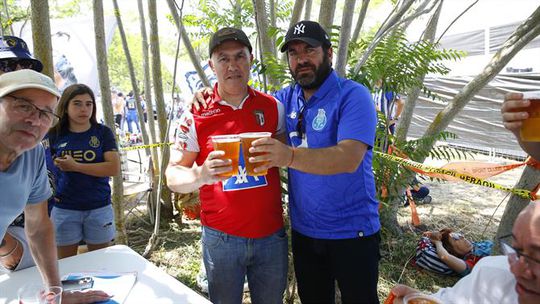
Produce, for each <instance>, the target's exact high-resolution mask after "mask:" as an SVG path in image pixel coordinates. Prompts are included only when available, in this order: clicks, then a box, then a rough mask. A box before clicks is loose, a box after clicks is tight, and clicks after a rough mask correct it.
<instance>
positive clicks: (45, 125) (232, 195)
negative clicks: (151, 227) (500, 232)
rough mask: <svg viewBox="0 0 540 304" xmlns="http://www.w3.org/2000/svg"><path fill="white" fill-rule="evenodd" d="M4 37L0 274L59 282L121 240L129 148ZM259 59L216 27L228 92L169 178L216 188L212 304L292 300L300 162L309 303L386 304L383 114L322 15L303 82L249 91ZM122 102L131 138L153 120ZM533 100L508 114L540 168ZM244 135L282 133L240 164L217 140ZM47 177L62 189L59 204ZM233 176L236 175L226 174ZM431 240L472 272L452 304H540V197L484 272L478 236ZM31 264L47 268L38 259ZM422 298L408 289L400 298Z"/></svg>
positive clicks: (212, 195)
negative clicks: (124, 160) (115, 188)
mask: <svg viewBox="0 0 540 304" xmlns="http://www.w3.org/2000/svg"><path fill="white" fill-rule="evenodd" d="M8 39H12V40H11V41H10V42H9V43H7V42H6V41H8ZM2 43H3V46H2V48H1V52H2V54H1V56H2V57H0V70H1V71H2V72H1V73H2V75H0V189H1V190H2V191H1V192H2V194H3V197H2V199H1V200H0V208H1V210H2V212H0V235H1V236H2V242H1V244H0V265H1V267H0V269H1V270H2V271H15V270H18V269H20V268H21V267H22V266H25V267H28V266H30V265H32V264H35V265H37V267H38V269H39V270H40V272H41V274H42V277H43V280H44V282H45V284H48V285H59V284H60V278H59V274H58V266H57V265H58V263H57V259H58V258H62V257H67V256H71V255H75V254H77V247H78V245H79V243H80V242H85V243H86V244H87V245H88V248H89V250H96V249H99V248H103V247H106V246H108V245H110V244H111V243H112V241H113V240H114V235H115V228H114V227H115V225H114V216H113V214H112V208H111V189H110V186H109V183H108V179H109V177H110V176H113V175H116V174H118V172H119V170H120V165H119V156H118V147H117V143H116V140H115V136H114V135H113V133H112V131H111V129H110V128H109V127H107V126H105V125H102V124H100V123H98V122H97V120H96V118H95V116H96V101H95V96H94V93H93V92H92V90H91V89H90V88H88V87H87V86H86V85H84V84H74V85H71V86H68V87H66V88H65V90H64V91H63V93H62V94H60V92H59V91H58V89H57V87H56V86H55V84H54V83H53V81H52V80H51V79H50V78H49V77H47V76H45V75H43V74H41V73H39V71H41V69H42V64H41V62H39V61H38V60H36V59H35V58H33V57H32V56H31V54H30V53H29V51H28V48H27V47H26V44H25V43H24V41H22V40H20V39H19V38H16V37H8V36H4V37H2ZM252 52H253V47H252V45H251V43H250V41H249V39H248V37H247V35H246V34H245V33H244V32H243V31H242V30H241V29H237V28H229V27H226V28H222V29H220V30H218V31H216V32H215V33H214V34H213V36H212V37H211V39H210V43H209V58H210V59H209V66H210V67H211V69H212V70H213V72H214V73H215V75H216V77H217V83H216V84H215V86H214V87H213V89H210V90H204V91H202V92H199V93H198V94H197V95H196V96H197V97H198V101H196V102H198V103H199V102H200V103H201V106H197V107H195V106H194V107H192V108H191V109H190V110H188V111H184V112H183V113H182V116H181V117H180V120H179V126H178V130H177V131H176V132H175V134H176V135H175V142H174V144H173V146H172V147H171V159H170V163H169V166H168V167H167V170H166V173H165V174H166V177H167V184H168V186H169V187H170V188H171V190H173V191H175V192H181V193H189V192H193V191H195V190H200V200H201V223H202V226H203V228H202V247H203V248H202V249H203V262H204V267H205V269H206V273H207V276H208V285H209V286H208V287H209V296H210V300H211V301H212V302H214V303H241V302H242V293H243V286H244V280H245V278H246V277H247V282H248V285H249V290H250V295H251V301H252V303H282V302H283V295H284V290H285V287H286V284H287V274H288V265H289V263H288V252H289V250H288V246H289V236H288V235H287V232H286V229H285V227H284V219H283V207H282V197H281V181H280V178H279V168H287V172H288V184H287V188H288V193H289V202H288V203H289V206H288V208H289V214H290V223H291V235H290V238H291V243H290V244H291V247H292V248H291V249H292V258H293V266H294V273H295V276H296V280H297V286H298V294H299V297H300V300H301V301H302V302H303V303H334V299H335V297H336V286H337V287H338V288H339V291H340V296H341V301H342V302H343V303H379V298H378V294H377V285H378V279H379V269H378V268H379V260H380V258H381V254H380V250H379V245H380V242H381V235H380V230H381V224H380V220H379V210H378V208H379V202H378V201H377V199H376V190H375V180H374V176H373V170H372V159H373V146H374V142H375V133H376V128H377V110H376V105H375V103H374V101H373V97H372V95H371V93H370V91H369V90H368V89H367V88H366V87H364V86H363V85H360V84H358V83H356V82H354V81H352V80H349V79H345V78H342V77H340V76H338V75H337V73H336V72H335V71H334V70H333V68H332V60H333V56H334V54H333V50H332V43H331V40H330V38H329V36H328V34H327V32H326V31H325V30H324V29H323V28H322V26H321V25H320V24H318V23H317V22H313V21H300V22H298V23H296V24H294V25H293V26H291V27H290V28H289V30H288V31H287V34H286V36H285V40H284V43H283V46H282V47H281V52H284V53H285V56H286V58H287V62H288V66H289V71H290V73H291V75H292V77H293V80H294V82H293V83H292V84H291V85H290V86H287V87H285V88H283V89H281V90H279V91H277V92H274V93H273V94H272V95H269V94H265V93H263V92H260V91H257V90H255V89H253V88H252V87H250V85H249V78H250V68H251V66H252V64H253V53H252ZM113 95H115V96H116V98H115V99H114V100H113V109H114V115H115V121H116V123H117V124H119V125H120V126H122V125H123V120H125V121H126V122H127V123H128V130H129V132H131V131H134V129H132V123H134V122H137V121H138V120H137V118H136V112H134V111H135V106H134V105H135V103H134V100H133V96H132V94H128V96H127V97H128V99H127V100H126V99H124V96H123V94H121V93H119V92H117V93H113ZM130 95H131V96H130ZM129 98H131V99H132V101H133V103H132V105H131V106H129V103H130V102H131V101H130V99H129ZM393 99H395V98H393ZM529 102H530V101H527V100H523V99H522V95H521V94H519V93H511V94H508V95H507V96H506V99H505V102H504V103H503V106H502V109H501V112H502V118H503V122H504V125H505V127H506V128H507V129H509V130H510V131H512V132H513V133H514V134H515V135H516V137H517V138H518V141H519V143H520V145H521V146H522V148H523V149H524V150H525V151H526V152H527V153H529V154H530V155H531V156H532V157H534V158H536V159H540V142H523V141H521V140H520V139H519V138H520V137H519V130H520V128H521V124H522V123H523V120H524V119H526V118H527V117H528V115H529V114H528V113H527V111H526V107H527V106H528V105H529ZM130 111H133V112H131V113H130ZM133 115H135V116H133ZM396 115H397V114H396V113H394V114H392V116H396ZM393 118H396V117H393ZM138 128H139V126H138V125H137V129H138ZM244 132H268V133H270V134H271V137H265V138H261V139H258V140H255V141H254V142H252V144H251V146H245V147H242V149H246V150H248V151H249V152H250V153H253V156H250V157H240V158H239V160H238V165H236V164H235V165H233V161H232V159H229V158H226V157H224V156H225V155H226V152H225V151H222V150H219V149H215V148H214V145H213V143H212V140H213V137H215V136H218V135H226V134H239V133H244ZM44 138H45V140H44V141H43V143H44V144H43V145H40V143H41V142H42V140H43V139H44ZM44 147H45V148H46V149H44ZM329 155H331V157H329ZM248 163H253V164H256V168H255V173H261V172H266V171H267V173H266V174H262V173H261V174H255V175H248V174H247V171H246V165H247V164H248ZM47 169H49V171H50V174H49V175H50V176H52V177H54V178H52V179H51V180H52V181H53V182H52V184H53V186H54V188H56V191H55V193H54V195H53V199H52V200H49V201H50V202H48V199H49V198H50V197H51V195H52V193H51V190H50V186H49V180H48V175H47ZM231 170H232V171H234V172H235V173H234V174H233V175H232V176H225V175H224V173H226V172H229V171H231ZM49 204H50V205H52V211H51V215H50V217H51V218H49V212H48V211H49V207H48V206H49ZM23 210H24V226H25V228H24V230H25V233H22V232H21V230H20V229H18V230H19V232H18V233H17V232H13V230H14V229H12V228H11V227H10V224H11V223H12V222H13V221H14V220H15V219H16V218H17V217H18V216H19V215H20V214H21V212H22V211H23ZM15 230H17V229H15ZM426 237H428V238H429V239H430V240H431V241H432V242H433V243H434V244H435V246H436V247H437V250H439V251H440V253H441V256H442V257H441V259H443V260H445V261H448V262H449V264H448V266H449V267H450V268H451V269H452V270H453V271H455V272H456V273H460V274H462V275H464V277H463V278H462V279H461V280H460V281H459V282H458V283H457V284H456V285H455V286H453V287H449V288H443V289H442V290H441V291H439V292H437V293H436V294H435V295H433V296H434V297H436V298H439V299H441V300H442V301H443V302H445V303H446V302H447V303H516V302H519V303H521V304H524V303H538V302H539V301H540V250H539V248H540V204H539V203H531V204H530V205H529V206H528V207H527V208H526V209H525V210H524V211H523V212H522V213H521V214H520V215H519V217H518V218H517V220H516V223H515V225H514V229H513V234H512V235H511V236H509V237H507V238H502V239H501V240H500V244H501V248H502V250H503V253H505V255H506V256H507V257H502V256H496V257H484V258H482V259H481V260H480V261H479V262H478V263H477V264H476V265H475V266H474V268H473V267H472V266H473V264H472V262H471V263H469V261H470V260H469V259H468V258H467V257H469V256H470V255H473V254H474V250H473V249H474V247H473V246H472V244H471V243H470V242H469V241H467V240H466V239H464V238H463V236H461V235H458V234H456V233H455V232H452V231H442V232H441V233H438V232H434V233H430V234H428V235H426ZM444 240H446V242H447V245H446V246H443V245H444V244H443V243H444V242H445V241H444ZM471 247H473V248H471ZM55 249H56V250H55ZM450 255H451V256H452V257H450ZM24 256H26V257H28V258H29V259H30V261H31V262H28V263H26V262H23V261H25V258H24ZM443 257H444V258H443ZM473 259H474V257H473ZM477 261H478V259H476V260H474V263H476V262H477ZM21 263H26V264H24V265H23V264H21ZM336 282H337V285H336ZM415 292H418V291H417V290H414V289H413V288H410V287H408V286H405V285H398V286H395V287H394V288H393V289H392V295H393V296H394V297H395V300H393V302H394V303H401V302H402V301H403V298H404V297H405V296H408V295H409V294H412V293H415ZM108 298H109V295H107V294H105V293H104V292H101V291H95V290H91V291H86V292H78V291H75V292H70V293H66V294H65V295H64V299H63V302H64V303H92V302H96V301H103V300H106V299H108Z"/></svg>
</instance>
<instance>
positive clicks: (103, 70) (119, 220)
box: [32, 0, 127, 244]
mask: <svg viewBox="0 0 540 304" xmlns="http://www.w3.org/2000/svg"><path fill="white" fill-rule="evenodd" d="M43 2H47V1H43ZM47 16H48V15H47ZM104 23H105V21H104V17H103V1H102V0H94V33H95V39H96V60H97V68H98V77H99V89H100V93H101V106H102V110H103V118H104V119H105V123H106V124H107V125H108V126H109V127H110V128H111V129H112V131H113V134H116V126H115V125H114V117H113V109H112V103H111V93H110V92H111V86H110V83H109V68H108V63H107V46H106V43H105V27H104ZM32 28H33V26H32ZM123 199H124V185H123V181H122V173H118V174H117V175H116V176H113V193H112V203H113V208H114V218H115V222H116V232H117V234H116V242H117V243H119V244H127V234H126V230H125V227H124V206H123Z"/></svg>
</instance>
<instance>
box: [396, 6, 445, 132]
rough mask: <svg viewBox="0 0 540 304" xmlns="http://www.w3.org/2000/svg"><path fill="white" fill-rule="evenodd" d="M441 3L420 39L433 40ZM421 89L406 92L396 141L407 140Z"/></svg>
mask: <svg viewBox="0 0 540 304" xmlns="http://www.w3.org/2000/svg"><path fill="white" fill-rule="evenodd" d="M442 5H443V1H441V2H440V3H439V7H438V8H437V10H436V11H435V13H433V16H431V19H430V20H429V23H428V25H427V27H426V30H425V32H424V36H423V37H422V38H421V39H422V40H426V41H429V42H433V41H434V40H435V34H436V32H437V25H438V23H439V17H440V15H441V10H442ZM419 78H420V79H419V80H420V81H419V83H423V82H424V78H425V75H423V76H421V77H419ZM421 90H422V88H421V87H417V88H413V89H411V90H410V91H409V93H408V94H407V102H406V103H405V107H404V108H403V112H402V113H401V116H400V117H399V123H398V125H397V128H396V141H398V142H404V141H405V140H407V133H408V132H409V127H410V125H411V121H412V117H413V113H414V108H416V102H417V101H418V96H420V91H421Z"/></svg>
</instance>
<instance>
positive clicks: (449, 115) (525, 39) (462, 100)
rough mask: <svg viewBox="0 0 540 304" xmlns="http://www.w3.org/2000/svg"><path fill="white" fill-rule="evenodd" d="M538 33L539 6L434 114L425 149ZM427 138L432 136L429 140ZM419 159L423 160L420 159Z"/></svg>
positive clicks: (539, 20) (426, 136)
mask: <svg viewBox="0 0 540 304" xmlns="http://www.w3.org/2000/svg"><path fill="white" fill-rule="evenodd" d="M539 34H540V6H539V7H538V8H537V9H536V10H535V11H534V12H533V13H532V15H531V16H530V17H529V18H527V20H525V22H523V23H522V24H521V25H520V26H519V27H518V28H517V29H516V31H515V32H514V33H513V34H512V35H511V36H510V38H508V40H506V42H505V43H504V45H503V46H502V47H501V49H500V50H499V51H498V52H497V53H496V54H495V55H494V56H493V58H492V59H491V61H490V62H489V63H488V65H487V66H486V67H485V68H484V70H483V71H482V72H481V73H480V74H478V75H477V76H476V77H475V78H474V79H473V80H471V82H469V83H468V84H467V85H466V86H465V87H464V88H463V89H462V90H461V91H460V92H459V93H458V94H457V95H456V96H455V97H454V99H453V100H452V101H451V102H450V103H449V104H448V105H447V106H446V107H445V108H444V109H443V110H442V111H441V112H439V113H438V114H437V116H435V119H434V120H433V122H432V123H431V124H430V125H429V127H428V129H427V130H426V132H425V133H424V135H423V137H424V138H426V139H428V140H426V141H425V147H424V148H425V149H429V148H431V147H433V145H434V144H435V140H434V139H433V138H434V135H435V134H438V133H440V132H441V131H443V130H445V129H446V127H448V125H449V124H450V122H451V121H452V120H453V119H454V118H455V117H456V115H457V114H458V113H459V112H460V111H461V110H462V109H463V108H464V107H465V105H466V104H467V103H468V102H469V101H470V100H471V98H472V97H473V96H474V94H476V93H477V92H478V91H479V90H480V89H481V88H483V87H484V86H485V85H486V84H487V83H488V82H489V81H490V80H491V79H493V78H494V77H495V76H496V75H497V74H498V73H499V71H500V70H501V69H502V68H503V67H504V66H505V65H506V64H507V63H508V62H509V61H510V60H511V59H512V58H513V57H514V56H515V54H516V53H517V52H519V51H520V50H521V49H522V48H523V47H524V46H526V45H527V44H528V43H529V42H530V41H532V40H533V39H534V38H536V36H538V35H539ZM429 138H432V139H431V140H429ZM420 161H423V159H422V160H420Z"/></svg>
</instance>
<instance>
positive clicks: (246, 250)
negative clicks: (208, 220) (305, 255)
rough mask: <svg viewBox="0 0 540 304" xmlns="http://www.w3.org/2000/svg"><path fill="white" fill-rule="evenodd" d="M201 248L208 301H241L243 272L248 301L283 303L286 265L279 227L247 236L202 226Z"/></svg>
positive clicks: (284, 237)
mask: <svg viewBox="0 0 540 304" xmlns="http://www.w3.org/2000/svg"><path fill="white" fill-rule="evenodd" d="M202 247H203V260H204V266H205V268H206V273H207V276H208V289H209V295H210V300H211V301H212V303H225V304H229V303H231V304H239V303H242V296H243V289H244V277H245V276H246V275H247V279H248V285H249V290H250V294H251V303H254V304H256V303H279V304H281V303H283V292H284V291H285V287H286V285H287V268H288V262H287V254H288V242H287V234H286V232H285V230H284V229H283V228H282V229H280V230H278V231H277V232H275V233H273V234H271V235H269V236H267V237H264V238H258V239H249V238H244V237H238V236H233V235H229V234H226V233H224V232H221V231H218V230H215V229H212V228H209V227H206V226H203V230H202Z"/></svg>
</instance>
